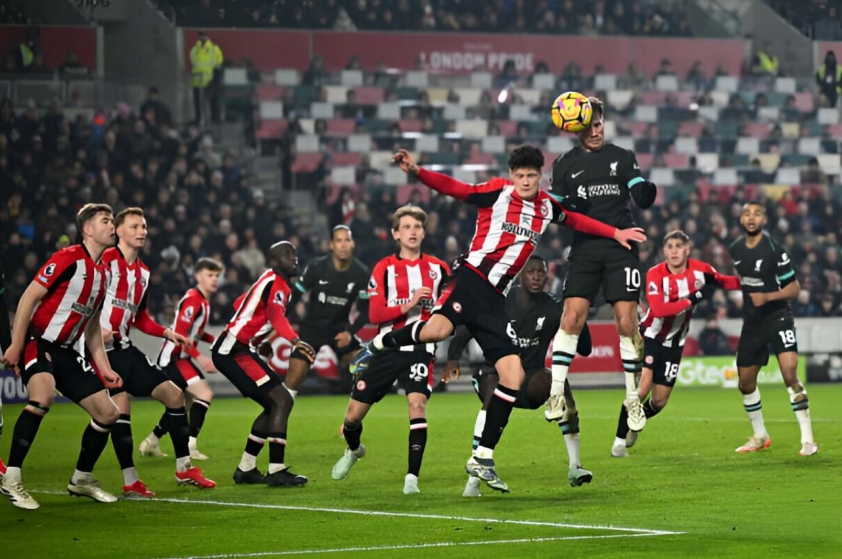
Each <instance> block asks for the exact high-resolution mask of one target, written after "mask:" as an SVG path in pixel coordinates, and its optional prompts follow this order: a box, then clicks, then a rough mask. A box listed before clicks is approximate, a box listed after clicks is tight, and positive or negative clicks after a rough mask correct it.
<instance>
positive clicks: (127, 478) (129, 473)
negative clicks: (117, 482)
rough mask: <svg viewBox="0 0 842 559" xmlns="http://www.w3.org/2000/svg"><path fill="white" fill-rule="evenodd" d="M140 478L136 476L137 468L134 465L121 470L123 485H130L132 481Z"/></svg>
mask: <svg viewBox="0 0 842 559" xmlns="http://www.w3.org/2000/svg"><path fill="white" fill-rule="evenodd" d="M139 479H140V478H139V477H137V470H135V469H134V467H131V468H126V469H125V470H123V485H125V486H129V485H132V484H133V483H134V482H136V481H138V480H139Z"/></svg>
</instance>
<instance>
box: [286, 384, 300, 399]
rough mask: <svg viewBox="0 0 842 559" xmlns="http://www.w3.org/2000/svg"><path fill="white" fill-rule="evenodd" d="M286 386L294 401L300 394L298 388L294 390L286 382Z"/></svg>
mask: <svg viewBox="0 0 842 559" xmlns="http://www.w3.org/2000/svg"><path fill="white" fill-rule="evenodd" d="M284 388H286V389H287V392H289V395H290V396H292V401H293V402H294V401H295V397H296V396H298V390H293V389H292V388H290V387H289V386H287V385H286V384H284Z"/></svg>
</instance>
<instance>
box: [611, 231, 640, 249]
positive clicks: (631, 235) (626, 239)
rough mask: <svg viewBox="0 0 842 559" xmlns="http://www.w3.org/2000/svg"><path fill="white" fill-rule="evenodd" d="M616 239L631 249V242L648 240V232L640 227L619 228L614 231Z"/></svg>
mask: <svg viewBox="0 0 842 559" xmlns="http://www.w3.org/2000/svg"><path fill="white" fill-rule="evenodd" d="M614 240H615V241H617V242H618V243H620V244H621V245H623V246H624V247H626V248H627V249H629V250H631V245H630V244H629V243H631V242H635V243H642V242H643V241H645V240H646V233H644V232H643V229H641V228H640V227H630V228H628V229H617V231H616V232H615V233H614Z"/></svg>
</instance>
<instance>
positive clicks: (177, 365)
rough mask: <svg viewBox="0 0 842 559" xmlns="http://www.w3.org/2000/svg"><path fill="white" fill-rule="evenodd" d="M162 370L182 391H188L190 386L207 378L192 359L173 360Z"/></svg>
mask: <svg viewBox="0 0 842 559" xmlns="http://www.w3.org/2000/svg"><path fill="white" fill-rule="evenodd" d="M162 369H163V371H164V374H166V375H167V378H169V379H170V380H171V381H173V383H174V384H175V385H176V386H177V387H179V388H181V390H187V387H188V386H190V385H191V384H193V383H195V382H198V381H200V380H202V379H204V378H205V374H204V373H203V372H202V370H201V369H199V367H197V366H196V364H195V363H193V360H192V359H173V360H172V361H170V362H169V364H167V365H166V366H165V367H162Z"/></svg>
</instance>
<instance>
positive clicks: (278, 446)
mask: <svg viewBox="0 0 842 559" xmlns="http://www.w3.org/2000/svg"><path fill="white" fill-rule="evenodd" d="M266 442H268V443H269V473H270V474H274V473H275V472H280V471H281V470H285V469H286V466H285V465H284V454H285V453H286V448H287V434H286V433H280V432H278V433H273V434H272V435H270V436H269V437H267V438H266Z"/></svg>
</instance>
